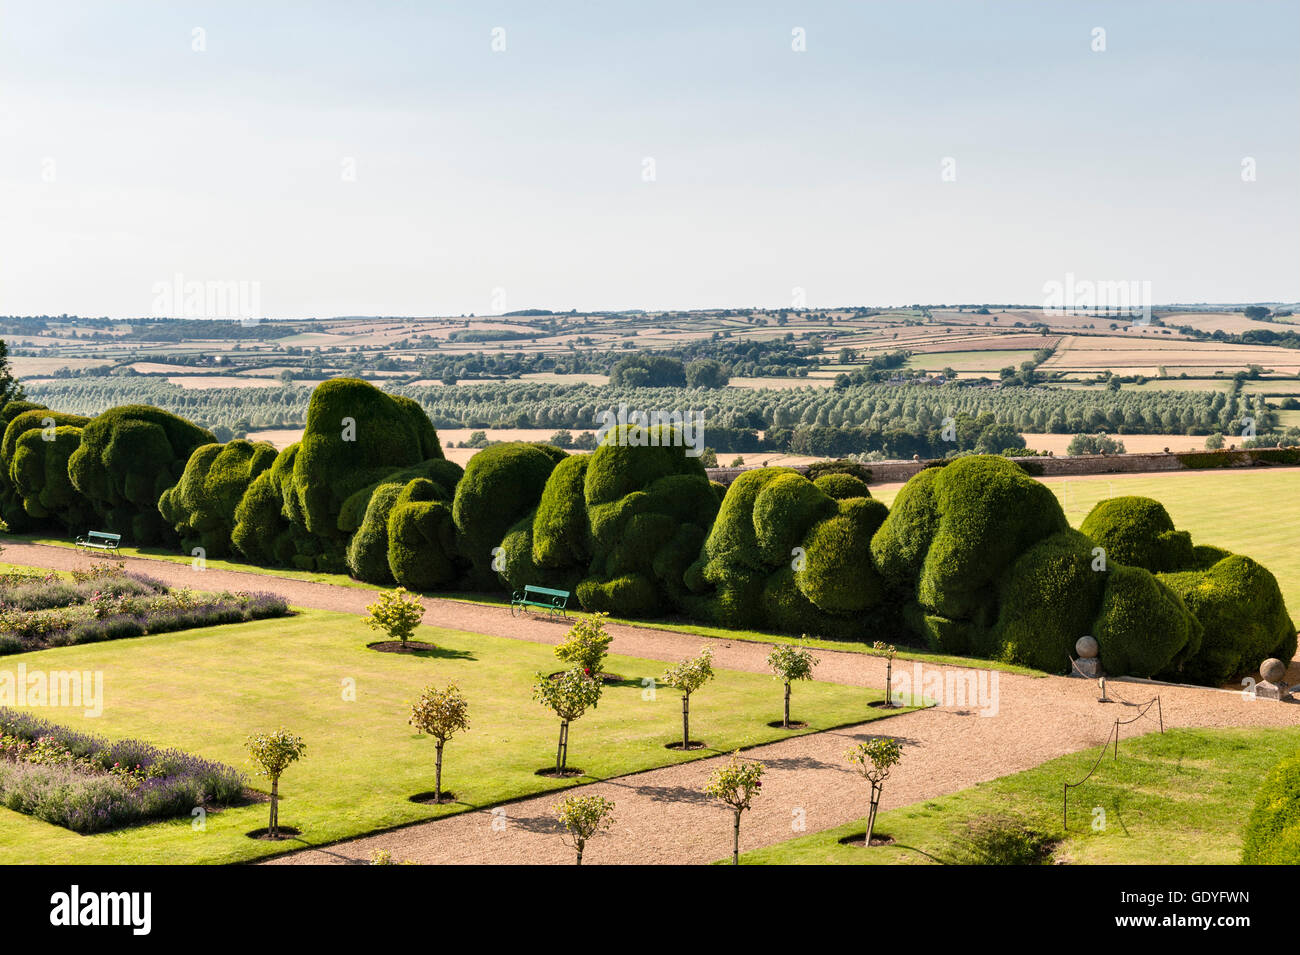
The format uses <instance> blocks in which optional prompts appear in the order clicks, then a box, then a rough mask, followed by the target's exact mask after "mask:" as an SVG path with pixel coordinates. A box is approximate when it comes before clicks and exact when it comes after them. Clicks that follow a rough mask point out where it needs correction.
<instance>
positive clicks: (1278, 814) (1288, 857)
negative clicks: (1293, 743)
mask: <svg viewBox="0 0 1300 955" xmlns="http://www.w3.org/2000/svg"><path fill="white" fill-rule="evenodd" d="M1241 843H1242V844H1241V861H1242V864H1243V865H1295V861H1296V858H1297V857H1298V856H1300V753H1296V754H1294V755H1291V756H1287V757H1285V758H1284V759H1282V760H1280V761H1279V762H1278V764H1277V765H1276V766H1274V767H1273V769H1272V770H1270V771H1269V774H1268V776H1267V777H1265V779H1264V784H1263V785H1262V786H1260V787H1259V792H1258V794H1257V795H1256V796H1255V808H1254V810H1253V811H1252V812H1251V814H1250V819H1249V820H1248V821H1247V822H1246V828H1245V830H1244V831H1243V833H1242V840H1241Z"/></svg>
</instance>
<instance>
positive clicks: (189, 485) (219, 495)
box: [158, 439, 277, 557]
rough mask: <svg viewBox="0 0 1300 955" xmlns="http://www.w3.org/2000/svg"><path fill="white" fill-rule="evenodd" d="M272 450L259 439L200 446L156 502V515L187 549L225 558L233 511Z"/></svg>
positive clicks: (267, 463) (273, 453)
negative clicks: (199, 550)
mask: <svg viewBox="0 0 1300 955" xmlns="http://www.w3.org/2000/svg"><path fill="white" fill-rule="evenodd" d="M276 456H277V452H276V450H275V448H274V447H272V446H271V445H270V444H267V443H266V442H264V441H259V442H257V443H256V444H254V443H253V442H251V441H245V440H242V439H241V440H236V441H229V442H227V443H225V444H205V445H201V446H200V447H198V448H196V449H195V450H194V453H193V454H191V455H190V459H189V461H188V463H187V464H186V465H185V470H184V471H183V472H182V474H181V479H180V481H178V482H177V483H176V485H175V486H174V487H171V488H168V489H167V490H166V491H164V492H163V493H162V496H161V497H160V498H159V499H158V511H159V513H160V514H162V516H163V519H164V520H166V521H167V523H169V524H171V525H172V526H173V527H174V528H175V529H176V533H177V534H178V535H179V536H180V540H181V546H182V547H183V548H184V549H185V550H187V551H189V550H192V549H193V548H196V547H202V548H203V549H204V551H205V552H206V556H208V557H226V556H227V555H229V553H230V550H231V542H230V537H231V533H232V531H233V530H234V525H235V511H236V509H237V508H238V507H239V503H240V500H241V499H242V498H243V496H244V494H245V492H246V491H247V490H248V486H249V485H250V484H251V483H252V481H253V479H254V478H256V477H257V476H258V475H259V474H261V473H262V472H263V471H266V470H269V469H270V467H271V465H272V464H274V463H275V459H276Z"/></svg>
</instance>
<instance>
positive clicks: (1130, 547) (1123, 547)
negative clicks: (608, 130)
mask: <svg viewBox="0 0 1300 955" xmlns="http://www.w3.org/2000/svg"><path fill="white" fill-rule="evenodd" d="M1079 530H1081V531H1083V533H1084V534H1086V535H1088V536H1089V537H1091V538H1092V539H1093V540H1094V541H1096V543H1097V544H1098V546H1100V547H1102V548H1104V549H1105V551H1106V559H1107V560H1108V561H1110V560H1113V561H1115V562H1116V563H1120V564H1129V565H1131V566H1133V567H1142V568H1144V569H1145V570H1149V571H1151V572H1152V573H1157V572H1161V571H1174V570H1183V569H1184V568H1187V567H1189V566H1191V565H1192V564H1193V562H1194V557H1193V552H1192V539H1191V536H1190V535H1189V534H1187V532H1185V531H1176V530H1174V522H1173V520H1172V519H1171V518H1170V517H1169V513H1168V512H1167V511H1166V510H1165V508H1164V505H1163V504H1161V503H1160V502H1159V501H1153V500H1152V499H1151V498H1149V497H1112V498H1108V499H1106V500H1104V501H1098V502H1097V505H1096V506H1095V507H1094V508H1093V509H1092V510H1091V511H1090V512H1089V514H1088V516H1087V517H1085V518H1084V520H1083V523H1082V524H1081V525H1079Z"/></svg>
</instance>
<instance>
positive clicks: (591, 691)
mask: <svg viewBox="0 0 1300 955" xmlns="http://www.w3.org/2000/svg"><path fill="white" fill-rule="evenodd" d="M603 690H604V684H603V683H601V681H600V680H598V679H596V678H595V677H592V676H588V675H587V674H585V673H583V672H582V667H573V668H572V669H570V670H565V671H564V672H563V673H562V674H560V675H559V676H558V677H556V678H554V679H552V678H551V677H549V676H544V675H542V674H541V673H539V674H537V682H536V683H535V684H533V699H534V700H536V701H537V702H538V703H541V704H542V705H543V706H545V707H547V708H548V709H550V710H551V711H552V712H553V713H554V714H555V715H556V716H558V717H559V718H560V720H561V721H563V722H565V723H572V722H573V721H574V720H576V719H580V718H581V717H582V715H583V714H584V713H586V712H587V710H588V709H589V708H592V707H595V706H596V704H598V703H599V702H600V695H601V692H602V691H603Z"/></svg>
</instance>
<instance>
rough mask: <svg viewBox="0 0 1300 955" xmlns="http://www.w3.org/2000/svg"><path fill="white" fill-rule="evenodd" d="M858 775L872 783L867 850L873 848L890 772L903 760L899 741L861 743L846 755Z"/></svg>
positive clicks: (879, 738) (883, 738)
mask: <svg viewBox="0 0 1300 955" xmlns="http://www.w3.org/2000/svg"><path fill="white" fill-rule="evenodd" d="M844 756H845V758H846V759H847V760H848V761H849V763H850V765H852V766H853V769H854V771H855V772H857V774H858V775H859V776H861V777H863V778H864V779H865V780H867V782H869V783H871V806H870V809H869V810H868V812H867V839H866V842H864V843H863V846H864V847H865V848H868V849H869V848H871V834H872V832H873V831H874V830H875V828H876V813H877V812H878V811H879V810H880V796H881V794H882V793H883V792H884V791H885V780H886V779H888V778H889V771H890V770H891V769H893V768H894V767H895V766H897V765H898V762H899V760H901V759H902V758H903V747H902V744H900V743H899V742H898V740H896V739H893V738H892V737H888V736H881V737H877V738H876V739H872V740H868V741H867V742H865V743H859V744H858V745H857V746H855V747H853V749H851V750H849V751H848V752H847V753H845V754H844Z"/></svg>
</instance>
